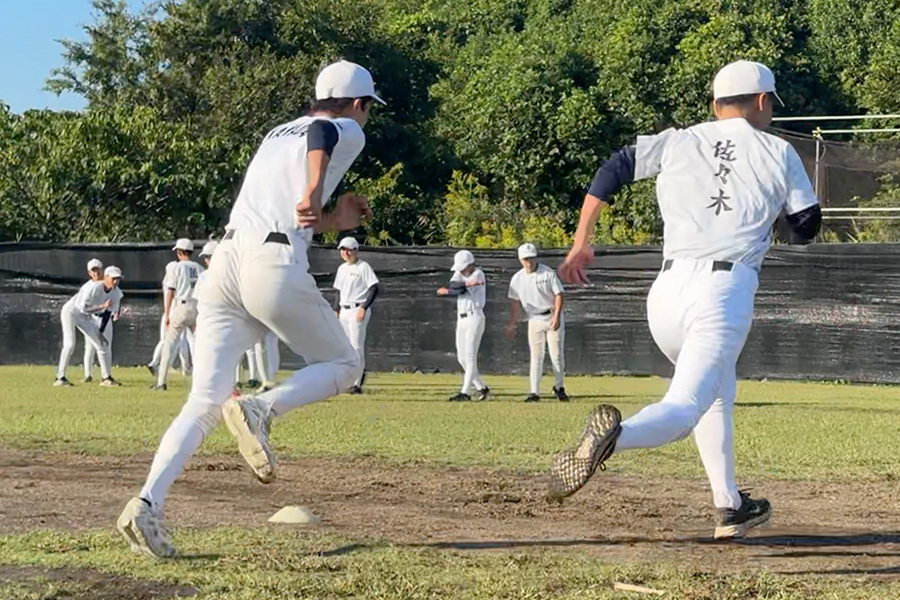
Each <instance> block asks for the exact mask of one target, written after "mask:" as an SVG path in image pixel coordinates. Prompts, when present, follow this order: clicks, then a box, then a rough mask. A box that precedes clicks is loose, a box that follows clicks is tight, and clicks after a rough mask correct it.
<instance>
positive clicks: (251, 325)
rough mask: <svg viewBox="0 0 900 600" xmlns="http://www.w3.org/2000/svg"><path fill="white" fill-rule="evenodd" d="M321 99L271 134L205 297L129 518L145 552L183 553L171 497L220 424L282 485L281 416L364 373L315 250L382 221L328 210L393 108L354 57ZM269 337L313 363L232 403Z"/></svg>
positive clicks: (345, 198) (361, 201) (330, 79)
mask: <svg viewBox="0 0 900 600" xmlns="http://www.w3.org/2000/svg"><path fill="white" fill-rule="evenodd" d="M316 99H317V100H316V102H315V104H314V105H313V107H312V109H311V111H310V113H309V114H308V115H307V116H304V117H301V118H299V119H296V120H294V121H291V122H290V123H285V124H283V125H279V126H278V127H276V128H275V129H273V130H272V131H270V132H269V133H268V134H267V135H266V136H265V138H264V139H263V141H262V143H261V144H260V147H259V149H258V150H257V152H256V155H255V156H254V157H253V160H252V161H251V162H250V165H249V167H248V168H247V173H246V175H245V176H244V181H243V184H242V186H241V190H240V193H239V194H238V198H237V201H236V202H235V204H234V207H233V209H232V211H231V218H230V220H229V222H228V225H227V226H226V230H227V231H226V233H225V236H224V237H223V239H222V241H221V242H220V243H219V247H218V248H217V249H216V253H215V260H213V261H212V263H211V265H210V269H209V271H208V272H207V273H208V274H207V275H206V277H205V278H204V281H203V284H202V288H201V290H200V316H199V319H198V322H197V343H196V352H195V357H194V377H193V380H192V382H191V393H190V395H189V396H188V399H187V402H186V403H185V405H184V407H183V408H182V410H181V413H180V414H179V415H178V417H176V419H175V420H174V421H173V422H172V425H171V426H170V427H169V429H168V431H166V433H165V435H164V436H163V438H162V441H161V442H160V445H159V450H158V451H157V453H156V456H155V457H154V459H153V465H152V466H151V468H150V474H149V476H148V478H147V482H146V484H145V485H144V488H143V489H142V490H141V493H140V496H139V497H138V498H134V499H132V500H131V501H129V502H128V504H127V505H126V507H125V510H124V511H123V512H122V515H121V516H120V517H119V519H118V523H117V527H118V529H119V531H120V532H121V533H122V534H123V535H124V536H125V538H126V539H127V540H128V541H129V543H130V544H131V547H132V549H134V550H135V551H142V552H147V553H150V554H153V555H155V556H171V555H172V554H174V548H173V547H172V544H171V541H170V540H169V535H168V533H167V531H166V529H165V527H164V525H163V523H162V518H163V512H164V502H165V497H166V493H167V491H168V489H169V486H170V485H171V484H172V482H174V481H175V478H176V477H178V475H179V474H181V472H182V470H183V469H184V465H185V463H186V462H187V461H188V460H189V458H190V457H191V455H192V454H193V453H194V451H195V450H196V449H197V447H198V446H199V445H200V444H201V442H202V441H203V439H204V438H205V437H206V435H207V434H209V433H210V432H212V430H213V428H215V426H216V424H217V423H218V421H219V419H220V418H222V417H223V416H224V418H225V422H226V424H227V426H228V429H229V430H230V431H231V432H232V434H234V435H235V437H236V438H237V440H238V449H239V451H240V452H241V455H242V456H243V457H244V459H245V460H246V461H247V463H248V464H249V465H250V467H251V469H252V470H253V472H254V474H255V475H256V477H257V478H258V479H259V480H260V481H263V482H270V481H273V480H274V479H275V462H274V457H273V455H272V452H271V450H270V449H269V441H268V437H269V425H268V423H269V419H270V418H272V417H274V416H278V415H283V414H285V413H287V412H288V411H290V410H292V409H295V408H298V407H300V406H303V405H305V404H309V403H311V402H317V401H319V400H324V399H325V398H328V397H329V396H333V395H335V394H338V393H340V392H342V391H344V390H346V389H347V388H348V387H350V385H351V384H352V383H353V379H354V377H356V375H357V371H358V366H359V356H358V355H357V353H356V351H355V350H354V349H353V347H352V346H351V345H350V341H349V340H348V339H347V336H346V335H345V334H344V331H343V330H342V329H341V326H340V324H339V323H338V321H337V319H335V318H334V313H333V312H332V310H331V306H330V305H329V304H328V302H326V301H325V299H324V298H323V297H322V294H321V293H320V292H319V289H318V288H317V287H316V281H315V279H314V278H313V277H312V276H311V275H310V274H309V272H308V269H309V261H308V258H307V248H308V246H309V244H310V243H311V241H312V236H313V233H314V232H325V231H350V230H353V229H355V228H357V227H359V225H360V222H361V219H362V218H363V217H366V216H368V215H371V210H370V209H369V205H368V201H367V200H366V199H365V198H364V197H362V196H357V195H355V194H344V195H342V196H341V197H340V198H338V199H337V201H336V202H335V203H334V205H333V207H332V210H330V211H323V210H322V208H323V207H324V206H326V203H327V202H328V199H329V197H330V196H331V194H332V193H334V190H335V189H336V188H337V186H338V183H339V182H340V181H341V179H342V178H343V177H344V175H345V173H346V172H347V170H348V169H349V168H350V166H351V165H352V164H353V162H354V160H356V157H357V156H359V153H360V152H361V151H362V149H363V146H364V145H365V134H364V133H363V126H364V125H365V124H366V121H367V120H368V118H369V109H370V106H371V103H372V102H373V101H379V102H380V101H381V100H380V99H379V98H378V97H377V96H376V95H375V85H374V83H373V81H372V76H371V74H369V72H368V71H367V70H365V69H364V68H362V67H360V66H359V65H356V64H353V63H350V62H346V61H341V62H338V63H334V64H332V65H329V66H328V67H326V68H325V69H323V70H322V72H321V73H320V74H319V77H318V79H317V81H316ZM267 330H271V331H273V332H274V333H275V334H277V335H278V337H279V338H280V339H281V340H283V341H284V342H285V343H286V344H287V345H288V346H289V347H290V348H291V350H293V351H294V352H295V353H296V354H298V355H300V356H301V357H303V359H304V361H305V362H306V365H307V366H306V367H304V368H303V369H301V370H299V371H297V372H295V373H294V374H293V376H292V377H291V378H290V379H288V380H286V381H284V382H283V383H282V384H281V385H279V386H278V387H276V388H275V389H273V390H270V391H268V392H265V393H263V394H260V395H259V396H256V397H246V398H243V399H241V400H232V399H229V398H230V395H231V393H232V390H233V388H234V367H235V365H237V363H238V360H239V359H240V357H241V355H242V354H243V353H244V351H245V350H246V349H247V348H249V347H250V346H251V345H253V343H254V342H256V341H257V340H258V339H260V338H261V337H262V336H263V334H264V333H265V332H266V331H267ZM223 404H224V406H223Z"/></svg>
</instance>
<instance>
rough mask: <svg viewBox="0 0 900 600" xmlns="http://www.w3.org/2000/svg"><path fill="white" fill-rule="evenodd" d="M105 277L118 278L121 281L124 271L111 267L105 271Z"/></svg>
mask: <svg viewBox="0 0 900 600" xmlns="http://www.w3.org/2000/svg"><path fill="white" fill-rule="evenodd" d="M103 276H104V277H107V276H108V277H118V278H119V279H121V278H122V269H120V268H119V267H114V266H112V265H110V266H108V267H106V269H104V271H103Z"/></svg>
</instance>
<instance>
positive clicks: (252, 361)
mask: <svg viewBox="0 0 900 600" xmlns="http://www.w3.org/2000/svg"><path fill="white" fill-rule="evenodd" d="M245 356H246V357H247V371H248V376H249V380H248V381H247V383H246V388H249V389H252V390H257V391H259V392H266V391H268V390H271V389H272V388H273V387H275V385H276V381H275V378H276V376H277V375H278V368H279V367H280V366H281V349H280V348H279V347H278V336H277V335H275V334H274V333H272V332H271V331H269V332H267V333H266V334H265V335H264V336H263V338H262V339H261V340H259V341H258V342H256V343H255V344H253V347H252V348H249V349H248V350H247V352H246V353H245ZM240 370H241V365H240V364H238V366H237V370H235V374H234V379H235V381H236V382H237V383H238V387H241V385H242V384H241V383H240V382H241V373H240Z"/></svg>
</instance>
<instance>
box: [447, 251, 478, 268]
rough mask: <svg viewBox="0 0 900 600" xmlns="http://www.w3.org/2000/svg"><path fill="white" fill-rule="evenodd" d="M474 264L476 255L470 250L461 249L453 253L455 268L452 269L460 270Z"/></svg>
mask: <svg viewBox="0 0 900 600" xmlns="http://www.w3.org/2000/svg"><path fill="white" fill-rule="evenodd" d="M472 264H475V255H474V254H472V253H471V252H469V251H468V250H460V251H459V252H457V253H456V254H454V255H453V268H452V269H450V270H451V271H456V272H460V271H462V270H463V269H465V268H466V267H468V266H469V265H472Z"/></svg>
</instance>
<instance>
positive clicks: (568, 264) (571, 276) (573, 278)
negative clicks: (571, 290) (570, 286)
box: [559, 244, 594, 285]
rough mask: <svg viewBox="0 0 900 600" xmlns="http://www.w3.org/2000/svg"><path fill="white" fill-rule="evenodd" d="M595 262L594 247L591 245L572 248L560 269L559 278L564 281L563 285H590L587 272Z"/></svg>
mask: <svg viewBox="0 0 900 600" xmlns="http://www.w3.org/2000/svg"><path fill="white" fill-rule="evenodd" d="M593 262H594V248H593V246H591V245H590V244H585V245H583V246H572V249H571V250H569V253H568V254H567V255H566V259H565V260H564V261H563V264H562V265H560V267H559V278H560V279H562V280H563V283H574V284H575V285H587V284H589V283H590V280H589V279H588V278H587V273H586V270H587V267H588V266H589V265H590V264H591V263H593Z"/></svg>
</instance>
